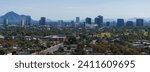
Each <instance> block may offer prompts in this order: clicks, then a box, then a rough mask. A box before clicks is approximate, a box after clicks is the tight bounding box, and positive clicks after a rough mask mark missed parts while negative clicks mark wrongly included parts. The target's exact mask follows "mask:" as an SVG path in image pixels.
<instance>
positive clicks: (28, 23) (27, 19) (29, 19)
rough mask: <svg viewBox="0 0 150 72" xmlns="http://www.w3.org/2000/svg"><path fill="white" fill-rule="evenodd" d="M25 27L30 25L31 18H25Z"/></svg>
mask: <svg viewBox="0 0 150 72" xmlns="http://www.w3.org/2000/svg"><path fill="white" fill-rule="evenodd" d="M26 25H29V26H30V25H31V16H27V17H26Z"/></svg>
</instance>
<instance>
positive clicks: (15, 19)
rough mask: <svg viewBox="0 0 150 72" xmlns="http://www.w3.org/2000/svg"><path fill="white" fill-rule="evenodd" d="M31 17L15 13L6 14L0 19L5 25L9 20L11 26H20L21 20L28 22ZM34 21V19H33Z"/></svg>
mask: <svg viewBox="0 0 150 72" xmlns="http://www.w3.org/2000/svg"><path fill="white" fill-rule="evenodd" d="M29 18H30V16H28V15H19V14H17V13H15V12H13V11H11V12H8V13H6V14H5V15H3V16H1V17H0V22H1V23H3V20H4V19H8V21H9V23H11V24H18V23H20V22H21V20H25V21H26V20H28V19H29ZM31 20H32V19H31Z"/></svg>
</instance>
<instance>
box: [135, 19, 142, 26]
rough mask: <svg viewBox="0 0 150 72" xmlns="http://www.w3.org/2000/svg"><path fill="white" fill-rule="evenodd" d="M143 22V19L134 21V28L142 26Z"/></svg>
mask: <svg viewBox="0 0 150 72" xmlns="http://www.w3.org/2000/svg"><path fill="white" fill-rule="evenodd" d="M143 25H144V20H143V19H136V26H143Z"/></svg>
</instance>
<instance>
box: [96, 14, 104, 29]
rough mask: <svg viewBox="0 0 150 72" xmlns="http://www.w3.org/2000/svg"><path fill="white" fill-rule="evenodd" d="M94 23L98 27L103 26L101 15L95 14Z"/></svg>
mask: <svg viewBox="0 0 150 72" xmlns="http://www.w3.org/2000/svg"><path fill="white" fill-rule="evenodd" d="M95 24H97V25H98V27H101V26H103V16H101V15H100V16H97V17H96V18H95Z"/></svg>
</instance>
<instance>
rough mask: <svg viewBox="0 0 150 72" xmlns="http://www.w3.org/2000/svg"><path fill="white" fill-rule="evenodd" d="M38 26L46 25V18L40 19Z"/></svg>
mask: <svg viewBox="0 0 150 72" xmlns="http://www.w3.org/2000/svg"><path fill="white" fill-rule="evenodd" d="M39 24H40V25H46V18H45V17H41V19H40V21H39Z"/></svg>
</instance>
